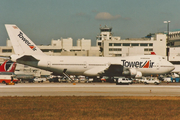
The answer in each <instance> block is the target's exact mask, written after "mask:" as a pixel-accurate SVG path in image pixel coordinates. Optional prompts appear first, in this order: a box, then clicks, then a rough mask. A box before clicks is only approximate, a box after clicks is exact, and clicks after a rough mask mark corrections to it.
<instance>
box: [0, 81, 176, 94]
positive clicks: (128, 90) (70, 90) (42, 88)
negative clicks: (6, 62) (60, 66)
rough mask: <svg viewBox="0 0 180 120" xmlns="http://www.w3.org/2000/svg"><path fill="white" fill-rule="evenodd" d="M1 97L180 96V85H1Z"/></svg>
mask: <svg viewBox="0 0 180 120" xmlns="http://www.w3.org/2000/svg"><path fill="white" fill-rule="evenodd" d="M0 96H180V85H144V84H133V85H116V84H115V83H76V84H73V83H20V84H16V85H5V84H0Z"/></svg>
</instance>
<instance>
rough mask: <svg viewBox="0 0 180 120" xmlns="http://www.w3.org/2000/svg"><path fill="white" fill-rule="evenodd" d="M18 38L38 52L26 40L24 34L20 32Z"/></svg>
mask: <svg viewBox="0 0 180 120" xmlns="http://www.w3.org/2000/svg"><path fill="white" fill-rule="evenodd" d="M18 36H19V38H21V39H22V41H24V42H25V44H26V45H28V46H29V47H30V48H31V49H32V50H33V51H36V50H37V49H36V47H35V46H34V45H32V44H31V43H30V42H29V41H28V40H27V39H26V38H24V36H23V33H22V32H20V33H19V35H18Z"/></svg>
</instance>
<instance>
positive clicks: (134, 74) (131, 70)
mask: <svg viewBox="0 0 180 120" xmlns="http://www.w3.org/2000/svg"><path fill="white" fill-rule="evenodd" d="M129 72H130V75H131V76H136V74H137V70H136V69H134V68H130V69H129Z"/></svg>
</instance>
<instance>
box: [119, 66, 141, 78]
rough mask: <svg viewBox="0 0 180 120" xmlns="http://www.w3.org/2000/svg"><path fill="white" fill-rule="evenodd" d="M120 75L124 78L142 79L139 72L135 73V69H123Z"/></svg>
mask: <svg viewBox="0 0 180 120" xmlns="http://www.w3.org/2000/svg"><path fill="white" fill-rule="evenodd" d="M122 75H124V76H131V77H134V78H141V77H142V73H141V72H140V71H137V70H136V69H135V68H130V69H129V68H124V69H123V72H122Z"/></svg>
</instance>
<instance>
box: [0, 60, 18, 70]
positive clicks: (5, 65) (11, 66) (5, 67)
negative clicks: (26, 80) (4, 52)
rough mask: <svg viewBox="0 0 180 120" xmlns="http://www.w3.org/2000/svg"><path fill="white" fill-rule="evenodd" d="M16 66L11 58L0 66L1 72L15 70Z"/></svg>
mask: <svg viewBox="0 0 180 120" xmlns="http://www.w3.org/2000/svg"><path fill="white" fill-rule="evenodd" d="M15 68H16V63H15V62H12V61H10V60H6V61H5V62H4V63H3V64H2V65H1V66H0V72H14V71H15Z"/></svg>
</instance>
